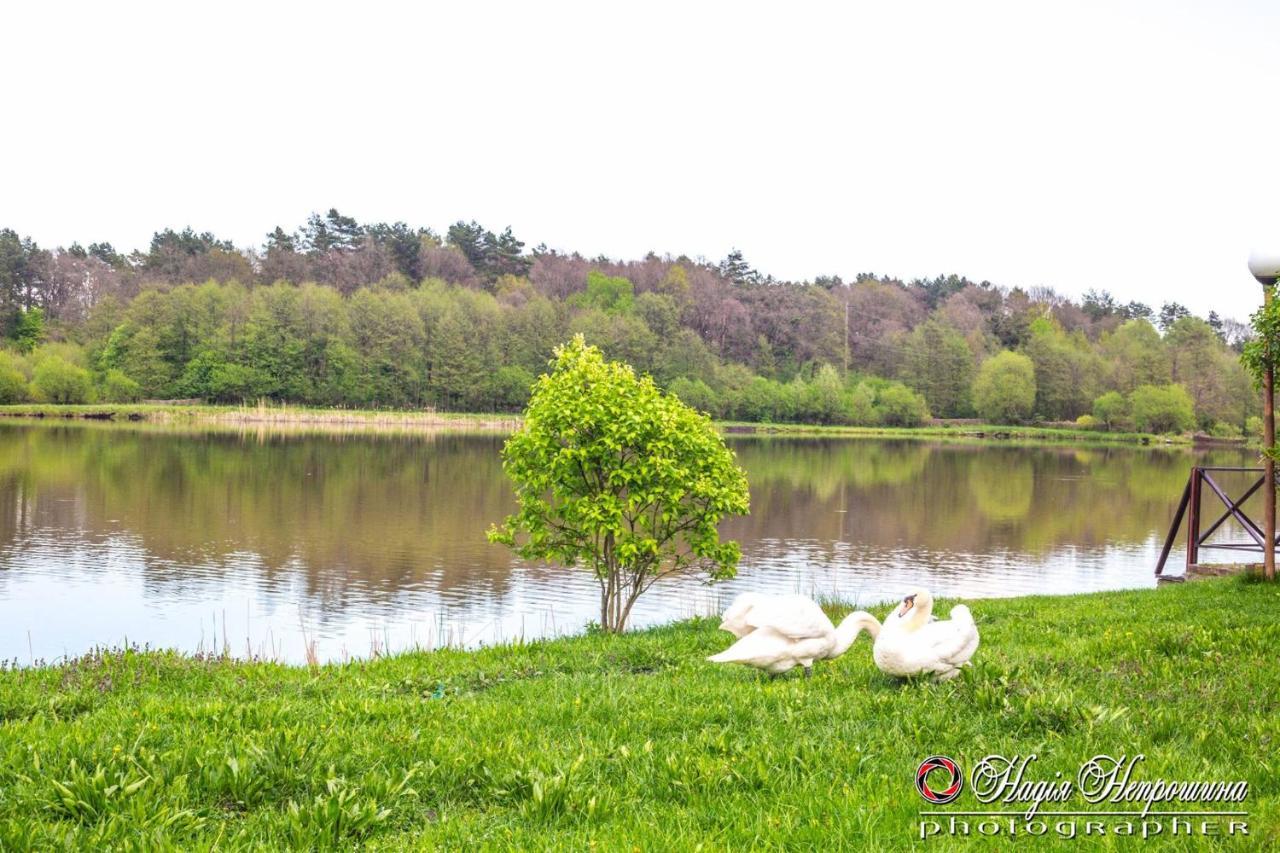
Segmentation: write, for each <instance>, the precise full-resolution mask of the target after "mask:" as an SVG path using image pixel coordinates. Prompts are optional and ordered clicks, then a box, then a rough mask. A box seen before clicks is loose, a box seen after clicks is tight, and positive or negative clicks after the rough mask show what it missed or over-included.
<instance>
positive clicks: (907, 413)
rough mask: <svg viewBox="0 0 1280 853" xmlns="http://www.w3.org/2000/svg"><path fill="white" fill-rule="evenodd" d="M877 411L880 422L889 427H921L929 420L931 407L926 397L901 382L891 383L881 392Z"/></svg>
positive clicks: (877, 401)
mask: <svg viewBox="0 0 1280 853" xmlns="http://www.w3.org/2000/svg"><path fill="white" fill-rule="evenodd" d="M876 411H877V413H878V416H879V419H880V421H881V422H882V423H886V424H888V425H889V426H920V424H922V423H924V422H925V421H927V420H928V419H929V406H928V405H927V404H926V403H925V401H924V397H922V396H921V395H919V394H917V393H916V392H915V391H912V390H911V389H910V388H908V387H907V386H905V385H903V384H901V383H899V382H893V383H890V384H889V385H886V386H885V387H884V389H882V390H881V391H880V395H879V397H878V398H877V399H876Z"/></svg>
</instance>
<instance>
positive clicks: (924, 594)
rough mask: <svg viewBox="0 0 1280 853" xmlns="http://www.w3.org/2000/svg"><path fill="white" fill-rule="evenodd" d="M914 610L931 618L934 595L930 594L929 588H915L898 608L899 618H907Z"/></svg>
mask: <svg viewBox="0 0 1280 853" xmlns="http://www.w3.org/2000/svg"><path fill="white" fill-rule="evenodd" d="M913 610H915V611H917V612H919V613H924V614H925V617H924V618H926V619H928V618H929V616H928V614H929V612H930V611H931V610H933V596H932V595H930V594H929V590H927V589H924V588H923V587H916V588H915V589H913V590H912V591H911V593H910V594H909V595H908V596H907V597H906V598H904V599H902V605H901V606H900V607H899V608H898V618H899V619H905V618H906V617H907V614H909V613H911V611H913Z"/></svg>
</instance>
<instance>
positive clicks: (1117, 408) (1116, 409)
mask: <svg viewBox="0 0 1280 853" xmlns="http://www.w3.org/2000/svg"><path fill="white" fill-rule="evenodd" d="M1093 417H1094V419H1095V420H1096V421H1097V422H1098V423H1100V424H1102V425H1103V426H1104V427H1106V428H1107V429H1108V430H1113V429H1116V428H1117V427H1119V426H1122V425H1124V424H1125V423H1127V422H1128V419H1129V403H1128V401H1127V400H1125V398H1124V397H1123V396H1121V394H1120V392H1119V391H1108V392H1107V393H1105V394H1103V395H1102V396H1101V397H1099V398H1098V399H1096V400H1094V401H1093Z"/></svg>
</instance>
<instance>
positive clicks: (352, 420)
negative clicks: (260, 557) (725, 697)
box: [0, 403, 1247, 447]
mask: <svg viewBox="0 0 1280 853" xmlns="http://www.w3.org/2000/svg"><path fill="white" fill-rule="evenodd" d="M0 418H2V419H14V420H18V419H22V420H68V421H98V422H109V423H113V424H129V423H135V424H136V423H149V424H168V425H192V426H195V425H202V424H208V425H219V426H231V427H244V428H290V427H301V428H317V429H333V430H338V431H341V430H349V429H365V428H378V429H396V430H406V431H412V430H421V431H435V430H448V429H455V430H475V431H482V432H499V433H509V432H512V431H514V430H517V429H519V428H520V425H521V423H522V418H521V417H520V416H519V415H517V414H510V413H483V412H437V411H435V410H432V409H427V410H422V411H411V410H374V409H342V408H315V407H308V406H292V405H262V404H259V405H254V406H245V405H240V406H233V405H210V404H203V403H197V404H187V403H183V404H173V403H102V404H83V405H57V404H7V405H0ZM715 423H716V426H717V427H718V428H719V429H720V430H721V432H723V433H724V434H726V435H731V436H756V437H765V438H767V437H774V436H777V437H795V438H802V437H803V438H822V437H832V438H837V437H848V438H886V439H888V438H902V439H922V438H928V439H945V440H960V441H972V442H981V443H993V444H1028V443H1030V444H1067V445H1072V444H1075V445H1129V446H1142V447H1191V446H1213V447H1246V446H1247V442H1245V441H1244V440H1234V439H1215V440H1206V439H1205V438H1204V437H1200V436H1191V435H1185V434H1184V435H1153V434H1150V433H1136V432H1102V431H1097V430H1082V429H1071V428H1067V427H1060V426H1011V425H1001V424H976V423H972V422H965V423H956V424H931V425H927V426H919V427H887V426H847V425H839V424H795V423H754V422H744V421H716V422H715Z"/></svg>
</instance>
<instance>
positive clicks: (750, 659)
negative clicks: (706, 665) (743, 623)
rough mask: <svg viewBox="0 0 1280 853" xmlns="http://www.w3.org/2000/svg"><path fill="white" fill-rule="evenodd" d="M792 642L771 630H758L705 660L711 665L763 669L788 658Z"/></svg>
mask: <svg viewBox="0 0 1280 853" xmlns="http://www.w3.org/2000/svg"><path fill="white" fill-rule="evenodd" d="M793 642H794V641H793V640H792V639H791V638H790V637H788V636H786V635H784V634H781V633H779V632H778V631H775V630H773V629H772V628H760V629H757V630H755V631H752V632H751V633H750V634H747V635H746V636H745V637H742V638H741V639H739V640H738V641H737V642H736V643H734V644H733V645H732V646H730V647H729V648H727V649H725V650H724V651H722V652H721V653H720V654H718V655H712V656H711V657H709V658H707V660H709V661H711V662H712V663H741V664H746V665H747V666H754V667H757V668H760V669H764V668H766V667H769V666H772V665H773V664H775V663H777V662H778V661H779V660H782V659H784V658H787V657H789V656H790V651H791V646H792V644H793Z"/></svg>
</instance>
